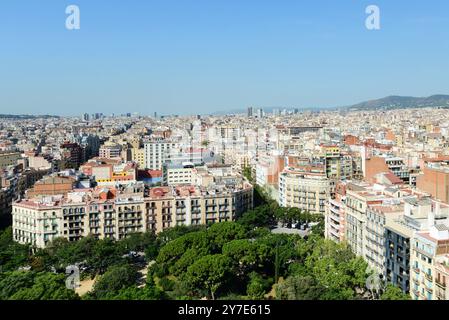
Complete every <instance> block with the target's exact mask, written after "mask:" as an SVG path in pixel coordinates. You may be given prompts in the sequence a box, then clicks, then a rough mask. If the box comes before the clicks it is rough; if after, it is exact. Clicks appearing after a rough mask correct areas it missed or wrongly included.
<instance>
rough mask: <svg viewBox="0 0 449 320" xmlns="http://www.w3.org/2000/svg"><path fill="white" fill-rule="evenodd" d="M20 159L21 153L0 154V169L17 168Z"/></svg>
mask: <svg viewBox="0 0 449 320" xmlns="http://www.w3.org/2000/svg"><path fill="white" fill-rule="evenodd" d="M20 158H21V155H20V153H19V152H0V169H4V168H6V167H8V166H15V165H16V164H17V160H19V159H20Z"/></svg>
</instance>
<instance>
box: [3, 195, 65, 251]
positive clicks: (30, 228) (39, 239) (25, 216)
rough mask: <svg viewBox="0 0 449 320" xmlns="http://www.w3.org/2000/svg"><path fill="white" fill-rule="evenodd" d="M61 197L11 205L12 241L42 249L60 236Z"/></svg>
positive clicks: (21, 201) (23, 201)
mask: <svg viewBox="0 0 449 320" xmlns="http://www.w3.org/2000/svg"><path fill="white" fill-rule="evenodd" d="M61 200H62V196H52V197H46V198H43V199H41V200H39V201H30V200H20V201H19V202H20V205H18V206H17V205H15V204H13V209H12V216H13V219H12V228H13V240H14V241H16V242H19V243H23V244H25V243H27V244H30V245H32V246H35V247H37V248H43V247H45V246H46V245H47V244H48V243H50V242H51V241H53V240H54V239H56V238H58V237H60V236H61V230H62V225H61V223H62V219H61V206H60V203H61Z"/></svg>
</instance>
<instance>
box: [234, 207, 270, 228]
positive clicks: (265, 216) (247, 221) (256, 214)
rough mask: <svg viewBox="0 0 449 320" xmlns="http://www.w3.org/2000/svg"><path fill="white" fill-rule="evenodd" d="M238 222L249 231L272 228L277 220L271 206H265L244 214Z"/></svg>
mask: <svg viewBox="0 0 449 320" xmlns="http://www.w3.org/2000/svg"><path fill="white" fill-rule="evenodd" d="M237 222H238V223H239V224H241V225H242V226H244V227H245V229H246V230H248V231H249V230H253V229H255V228H262V227H271V226H272V225H273V224H274V223H275V219H274V215H273V211H272V208H271V207H270V206H269V205H264V206H260V207H256V208H254V209H253V210H250V211H248V212H246V213H244V214H243V215H242V216H241V217H239V218H238V220H237Z"/></svg>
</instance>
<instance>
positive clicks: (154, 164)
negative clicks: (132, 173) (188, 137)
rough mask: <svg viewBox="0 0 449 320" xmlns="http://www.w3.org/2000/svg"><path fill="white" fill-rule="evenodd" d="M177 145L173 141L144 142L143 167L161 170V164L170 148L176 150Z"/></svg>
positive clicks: (167, 155)
mask: <svg viewBox="0 0 449 320" xmlns="http://www.w3.org/2000/svg"><path fill="white" fill-rule="evenodd" d="M178 148H179V145H178V144H177V143H174V142H164V141H154V142H147V143H145V144H144V153H145V161H144V162H145V168H147V169H149V170H162V166H163V164H164V163H165V161H166V159H167V158H168V157H169V155H170V152H171V150H177V149H178Z"/></svg>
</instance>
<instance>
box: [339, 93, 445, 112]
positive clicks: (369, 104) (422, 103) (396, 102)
mask: <svg viewBox="0 0 449 320" xmlns="http://www.w3.org/2000/svg"><path fill="white" fill-rule="evenodd" d="M426 107H443V108H449V95H433V96H430V97H421V98H420V97H401V96H389V97H386V98H382V99H377V100H370V101H365V102H361V103H358V104H354V105H352V106H347V107H343V109H349V110H372V109H406V108H426Z"/></svg>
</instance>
